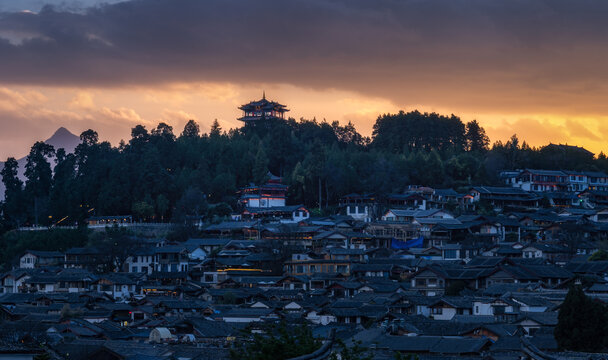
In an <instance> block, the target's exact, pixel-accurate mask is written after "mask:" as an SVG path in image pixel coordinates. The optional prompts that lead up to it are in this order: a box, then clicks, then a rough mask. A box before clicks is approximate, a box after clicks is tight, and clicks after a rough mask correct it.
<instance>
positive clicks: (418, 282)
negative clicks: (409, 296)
mask: <svg viewBox="0 0 608 360" xmlns="http://www.w3.org/2000/svg"><path fill="white" fill-rule="evenodd" d="M416 286H426V279H416Z"/></svg>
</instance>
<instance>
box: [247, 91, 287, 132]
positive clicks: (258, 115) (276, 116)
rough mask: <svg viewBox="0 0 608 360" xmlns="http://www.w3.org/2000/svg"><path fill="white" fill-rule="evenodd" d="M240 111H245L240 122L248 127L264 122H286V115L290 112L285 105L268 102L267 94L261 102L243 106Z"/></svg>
mask: <svg viewBox="0 0 608 360" xmlns="http://www.w3.org/2000/svg"><path fill="white" fill-rule="evenodd" d="M239 109H240V110H243V116H242V117H240V118H238V120H241V121H242V122H244V123H245V124H246V125H255V124H256V123H259V122H261V121H263V120H284V119H285V113H286V112H287V111H289V110H288V109H287V108H286V107H285V105H282V104H279V103H278V102H274V101H268V100H266V93H264V94H263V96H262V99H261V100H258V101H252V102H250V103H249V104H245V105H242V106H241V107H239Z"/></svg>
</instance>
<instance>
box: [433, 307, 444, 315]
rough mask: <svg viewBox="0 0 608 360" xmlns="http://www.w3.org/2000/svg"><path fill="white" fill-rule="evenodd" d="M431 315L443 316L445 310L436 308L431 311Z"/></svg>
mask: <svg viewBox="0 0 608 360" xmlns="http://www.w3.org/2000/svg"><path fill="white" fill-rule="evenodd" d="M431 313H432V314H433V315H441V314H443V308H442V307H435V308H432V309H431Z"/></svg>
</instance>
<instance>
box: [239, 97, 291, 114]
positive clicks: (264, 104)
mask: <svg viewBox="0 0 608 360" xmlns="http://www.w3.org/2000/svg"><path fill="white" fill-rule="evenodd" d="M239 109H241V110H243V111H252V110H275V111H281V112H285V111H289V110H288V109H287V108H286V107H285V105H283V104H279V103H278V102H275V101H269V100H267V99H266V97H265V96H264V97H263V98H262V99H260V100H258V101H252V102H250V103H248V104H244V105H241V106H240V107H239Z"/></svg>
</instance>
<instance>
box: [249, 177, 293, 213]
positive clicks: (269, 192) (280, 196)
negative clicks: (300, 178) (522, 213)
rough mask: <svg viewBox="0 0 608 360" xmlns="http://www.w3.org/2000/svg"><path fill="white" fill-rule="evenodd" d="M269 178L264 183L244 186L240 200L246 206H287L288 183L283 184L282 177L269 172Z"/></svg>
mask: <svg viewBox="0 0 608 360" xmlns="http://www.w3.org/2000/svg"><path fill="white" fill-rule="evenodd" d="M268 176H269V179H268V181H267V182H266V184H264V185H259V186H258V185H253V184H252V185H250V186H247V187H245V188H242V189H241V190H240V191H239V193H240V195H241V196H240V199H239V202H240V204H241V205H242V206H244V207H250V208H270V207H276V206H285V197H286V195H287V189H288V188H289V187H288V186H287V185H283V184H282V179H281V178H280V177H278V176H275V175H272V174H271V173H268Z"/></svg>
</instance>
